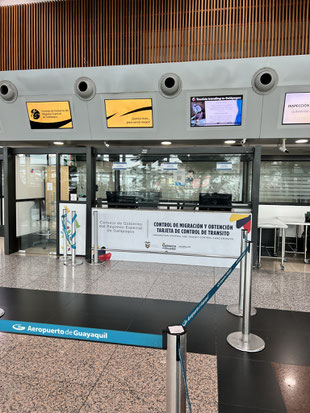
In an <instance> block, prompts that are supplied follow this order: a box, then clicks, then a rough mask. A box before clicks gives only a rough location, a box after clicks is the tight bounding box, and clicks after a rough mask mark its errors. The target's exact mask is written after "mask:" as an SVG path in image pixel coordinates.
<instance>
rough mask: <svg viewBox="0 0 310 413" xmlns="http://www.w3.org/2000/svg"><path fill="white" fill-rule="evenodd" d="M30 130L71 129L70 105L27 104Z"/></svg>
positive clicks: (64, 103) (65, 103) (57, 103)
mask: <svg viewBox="0 0 310 413" xmlns="http://www.w3.org/2000/svg"><path fill="white" fill-rule="evenodd" d="M27 112H28V117H29V121H30V127H31V129H60V128H61V129H72V128H73V124H72V116H71V110H70V103H69V102H68V101H61V102H27Z"/></svg>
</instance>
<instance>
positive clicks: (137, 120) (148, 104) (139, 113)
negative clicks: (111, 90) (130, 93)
mask: <svg viewBox="0 0 310 413" xmlns="http://www.w3.org/2000/svg"><path fill="white" fill-rule="evenodd" d="M105 112H106V118H107V127H108V128H152V127H153V108H152V99H107V100H105Z"/></svg>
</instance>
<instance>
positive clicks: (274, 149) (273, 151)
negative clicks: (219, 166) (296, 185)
mask: <svg viewBox="0 0 310 413" xmlns="http://www.w3.org/2000/svg"><path fill="white" fill-rule="evenodd" d="M295 141H296V139H286V142H285V146H286V148H287V151H288V152H283V151H282V150H280V147H282V146H283V140H282V139H276V140H275V139H264V140H262V139H260V140H258V139H249V140H247V141H246V142H245V143H244V142H242V140H236V142H235V143H233V144H225V143H224V141H219V140H215V139H214V140H212V139H208V140H207V141H198V140H197V141H191V142H186V141H181V140H180V141H176V140H174V141H172V142H171V145H169V146H166V148H171V151H172V152H173V149H175V148H181V147H183V148H184V147H197V146H198V147H201V146H205V147H207V146H213V147H215V146H219V147H227V148H228V147H232V146H233V147H238V146H239V147H242V146H254V145H261V147H262V155H288V156H289V155H310V139H309V142H306V143H303V144H299V143H295ZM63 143H64V145H63V147H64V148H65V147H75V148H77V147H89V146H92V147H94V148H96V149H100V150H101V151H102V149H103V148H105V147H109V149H110V150H111V149H112V148H119V147H120V146H121V147H127V148H130V147H141V149H143V148H146V149H147V148H153V149H154V148H161V149H162V148H163V147H164V146H163V145H161V143H160V142H159V141H110V142H107V141H78V142H76V141H64V142H63ZM0 146H1V147H4V146H8V147H12V148H21V147H24V148H47V147H48V148H50V147H54V146H55V145H54V143H53V142H50V141H35V142H33V141H29V142H27V141H14V142H13V141H12V142H6V141H0Z"/></svg>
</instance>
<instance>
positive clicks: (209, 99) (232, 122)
mask: <svg viewBox="0 0 310 413" xmlns="http://www.w3.org/2000/svg"><path fill="white" fill-rule="evenodd" d="M242 100H243V96H242V95H239V96H200V97H192V98H191V108H190V116H191V127H201V126H240V125H241V121H242Z"/></svg>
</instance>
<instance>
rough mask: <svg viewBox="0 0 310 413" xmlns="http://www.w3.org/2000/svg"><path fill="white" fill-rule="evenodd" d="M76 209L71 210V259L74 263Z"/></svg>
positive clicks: (74, 263) (73, 263)
mask: <svg viewBox="0 0 310 413" xmlns="http://www.w3.org/2000/svg"><path fill="white" fill-rule="evenodd" d="M75 216H76V211H72V212H71V260H72V265H76V222H75V221H76V218H75Z"/></svg>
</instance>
